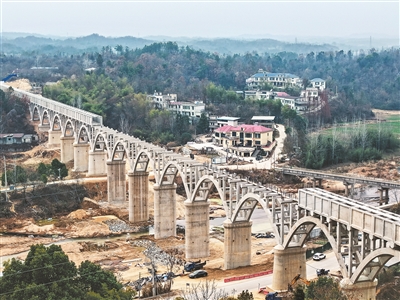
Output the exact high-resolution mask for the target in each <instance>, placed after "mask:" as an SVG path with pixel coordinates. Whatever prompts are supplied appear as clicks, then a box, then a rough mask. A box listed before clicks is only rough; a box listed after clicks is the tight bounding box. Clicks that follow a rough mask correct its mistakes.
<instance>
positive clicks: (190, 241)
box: [185, 200, 210, 259]
mask: <svg viewBox="0 0 400 300" xmlns="http://www.w3.org/2000/svg"><path fill="white" fill-rule="evenodd" d="M185 221H186V226H185V256H186V258H187V259H193V258H203V257H208V256H210V247H209V243H210V202H208V201H197V202H190V201H189V200H186V201H185Z"/></svg>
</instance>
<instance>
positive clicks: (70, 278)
mask: <svg viewBox="0 0 400 300" xmlns="http://www.w3.org/2000/svg"><path fill="white" fill-rule="evenodd" d="M99 272H104V270H102V269H101V270H98V271H96V272H91V273H85V274H79V275H78V276H75V277H67V278H63V279H59V280H55V281H50V282H46V283H41V284H37V285H35V286H34V287H32V286H30V287H26V288H23V289H19V290H14V291H11V292H7V293H1V294H0V296H4V295H9V294H12V293H14V292H21V291H24V290H27V289H32V288H37V287H39V286H44V285H48V284H52V283H56V282H61V281H66V280H73V279H76V278H80V277H84V276H88V275H93V274H96V273H99Z"/></svg>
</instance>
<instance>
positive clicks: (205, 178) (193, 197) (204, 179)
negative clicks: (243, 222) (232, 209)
mask: <svg viewBox="0 0 400 300" xmlns="http://www.w3.org/2000/svg"><path fill="white" fill-rule="evenodd" d="M205 182H211V183H212V184H213V185H212V186H214V187H215V188H216V189H217V191H218V195H219V196H220V197H221V199H225V197H224V193H223V191H222V189H221V187H220V186H219V184H218V181H217V180H215V178H214V177H213V176H211V175H204V176H202V177H201V178H200V179H199V181H198V182H197V183H196V186H195V188H194V190H193V194H192V195H191V197H190V199H189V201H190V202H195V201H196V195H197V193H198V192H199V191H200V188H201V187H202V185H203V183H205ZM212 186H210V188H209V189H208V190H207V191H205V195H203V196H204V198H205V199H207V198H208V195H209V193H210V189H211V187H212ZM223 205H224V210H225V212H227V209H228V207H227V206H226V201H223Z"/></svg>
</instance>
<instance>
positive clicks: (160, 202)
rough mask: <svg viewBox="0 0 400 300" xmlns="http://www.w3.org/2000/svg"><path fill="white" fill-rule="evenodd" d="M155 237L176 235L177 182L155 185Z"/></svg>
mask: <svg viewBox="0 0 400 300" xmlns="http://www.w3.org/2000/svg"><path fill="white" fill-rule="evenodd" d="M153 188H154V238H155V239H163V238H167V237H170V236H175V235H176V184H168V185H158V184H155V185H154V187H153Z"/></svg>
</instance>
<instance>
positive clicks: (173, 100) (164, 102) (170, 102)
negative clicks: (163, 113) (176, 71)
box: [147, 91, 206, 122]
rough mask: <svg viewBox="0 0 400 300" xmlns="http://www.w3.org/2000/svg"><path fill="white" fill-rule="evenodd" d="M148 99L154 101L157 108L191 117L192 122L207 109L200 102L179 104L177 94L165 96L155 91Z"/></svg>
mask: <svg viewBox="0 0 400 300" xmlns="http://www.w3.org/2000/svg"><path fill="white" fill-rule="evenodd" d="M147 99H149V100H150V101H152V102H153V103H154V106H155V107H157V108H162V109H166V110H169V111H171V112H172V113H173V114H181V115H184V116H189V117H190V120H191V122H193V120H194V119H196V118H200V117H201V114H202V113H204V111H205V108H206V106H205V104H204V103H203V102H200V101H195V102H178V101H177V99H178V97H177V95H176V94H168V95H163V94H162V93H157V92H156V91H155V92H154V94H153V95H147Z"/></svg>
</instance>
